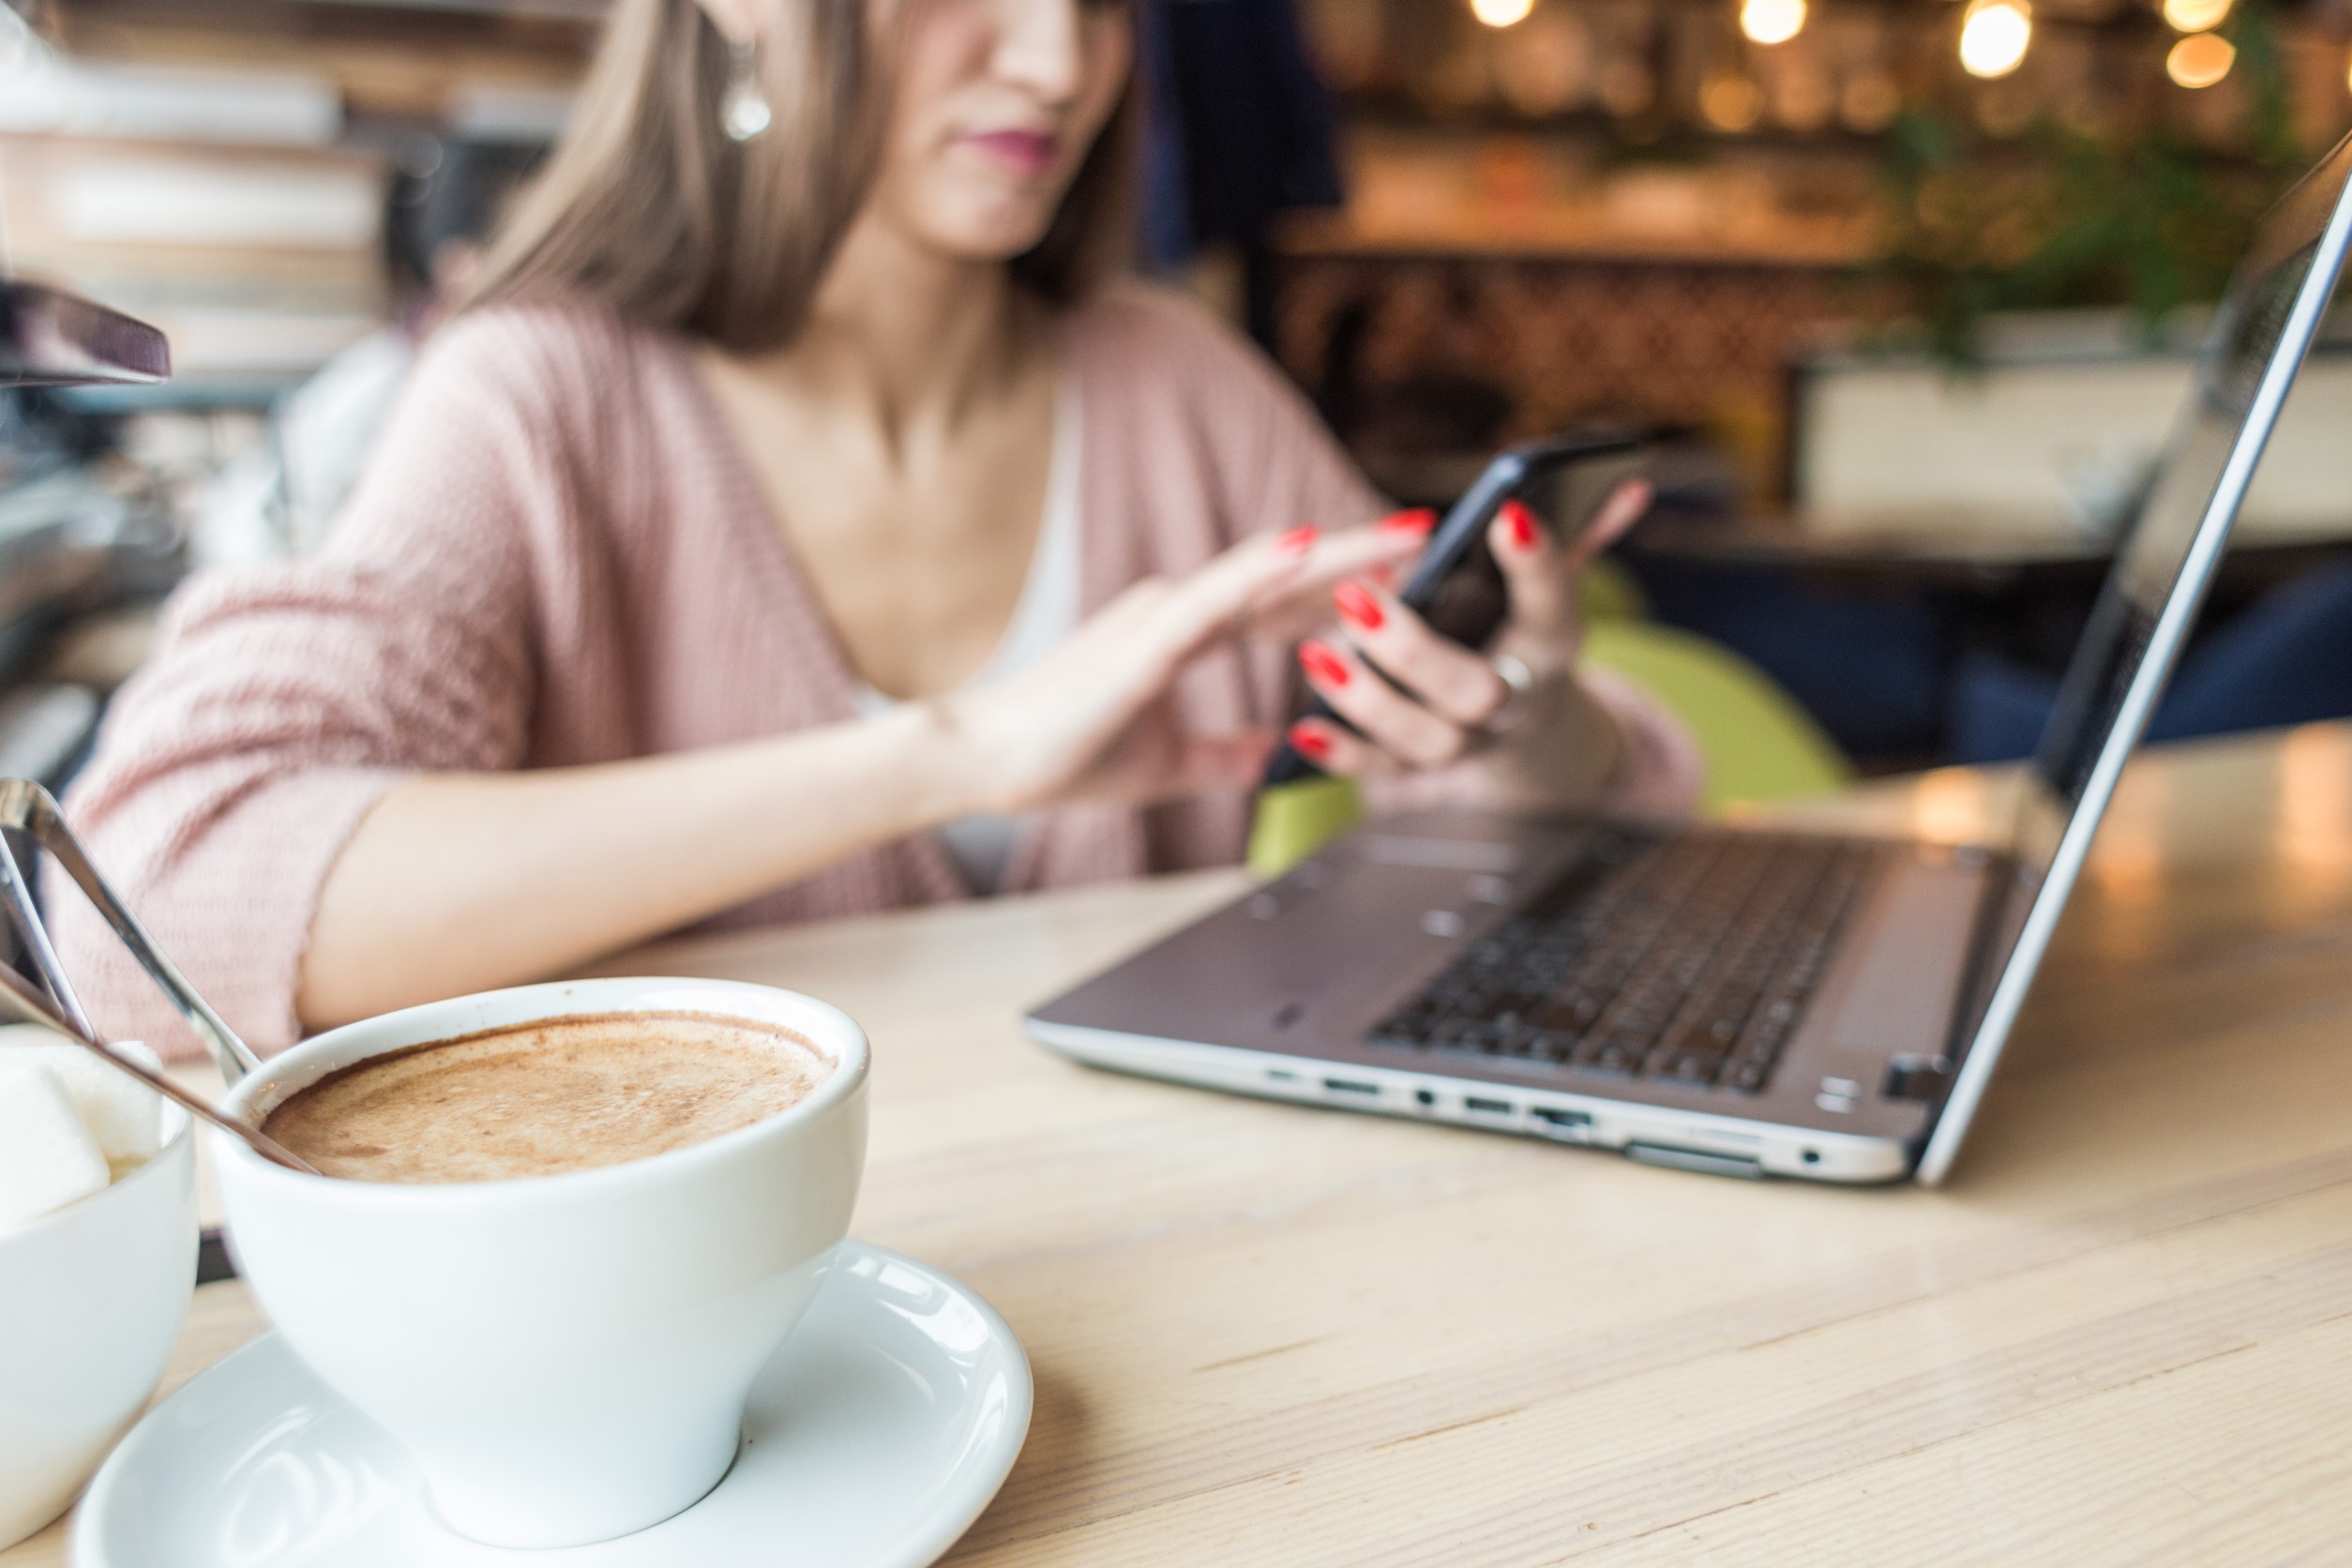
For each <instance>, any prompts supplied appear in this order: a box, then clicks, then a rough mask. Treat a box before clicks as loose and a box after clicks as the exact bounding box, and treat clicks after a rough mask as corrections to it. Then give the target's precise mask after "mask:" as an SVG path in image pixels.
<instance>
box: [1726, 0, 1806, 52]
mask: <svg viewBox="0 0 2352 1568" xmlns="http://www.w3.org/2000/svg"><path fill="white" fill-rule="evenodd" d="M1804 26H1805V0H1743V3H1742V4H1741V7H1740V31H1741V32H1742V33H1744V34H1746V35H1747V37H1748V39H1749V41H1750V42H1752V43H1787V41H1788V40H1789V39H1790V38H1795V37H1796V36H1797V35H1798V34H1799V33H1802V32H1803V31H1804Z"/></svg>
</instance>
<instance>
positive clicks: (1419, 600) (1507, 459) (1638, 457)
mask: <svg viewBox="0 0 2352 1568" xmlns="http://www.w3.org/2000/svg"><path fill="white" fill-rule="evenodd" d="M1645 456H1646V454H1645V453H1644V450H1643V447H1642V444H1641V441H1640V438H1639V437H1637V436H1636V435H1634V434H1633V433H1632V432H1630V431H1626V430H1572V431H1568V432H1565V433H1563V434H1560V435H1550V436H1545V437H1543V438H1541V439H1539V440H1536V441H1530V442H1527V443H1524V444H1523V445H1517V446H1514V447H1511V448H1510V449H1509V450H1507V451H1504V452H1502V453H1501V454H1500V455H1499V456H1497V457H1496V459H1495V460H1493V461H1492V462H1490V463H1488V464H1487V465H1486V468H1485V472H1484V473H1482V474H1481V475H1479V476H1478V480H1477V482H1476V483H1475V484H1473V485H1471V486H1470V489H1469V490H1464V491H1463V492H1462V498H1461V499H1460V500H1458V501H1456V502H1455V503H1454V505H1453V506H1452V507H1451V508H1449V509H1448V510H1447V512H1446V514H1445V517H1444V519H1443V520H1441V521H1440V522H1439V524H1438V526H1437V528H1436V529H1435V530H1434V531H1433V532H1432V533H1431V534H1430V535H1429V543H1428V546H1427V548H1425V550H1423V551H1422V552H1421V559H1420V560H1418V561H1417V562H1415V563H1414V564H1413V569H1412V574H1411V576H1410V577H1408V578H1407V579H1406V580H1405V586H1404V587H1403V588H1402V589H1401V590H1399V591H1398V593H1397V597H1398V598H1400V599H1402V600H1403V601H1404V603H1405V605H1406V607H1407V608H1408V609H1410V610H1411V611H1414V612H1415V613H1416V614H1418V615H1419V616H1420V617H1421V618H1422V619H1423V620H1424V621H1425V622H1427V623H1428V624H1429V626H1430V629H1431V630H1433V631H1435V632H1437V633H1438V635H1440V637H1444V638H1447V639H1450V640H1451V641H1455V642H1459V643H1460V644H1462V646H1464V647H1466V648H1484V647H1485V646H1486V644H1487V643H1488V642H1490V641H1493V640H1494V636H1495V634H1496V633H1497V632H1498V631H1500V630H1501V629H1502V623H1503V621H1504V619H1505V618H1506V617H1507V616H1508V615H1509V614H1510V613H1511V595H1510V591H1509V589H1508V587H1507V586H1506V585H1505V583H1504V581H1503V577H1502V567H1501V566H1500V565H1497V564H1496V561H1495V557H1494V552H1493V551H1492V550H1488V549H1487V548H1486V528H1487V525H1488V524H1489V523H1491V522H1493V521H1494V520H1495V514H1496V513H1497V512H1499V511H1500V510H1501V509H1502V504H1503V503H1504V502H1506V501H1508V500H1510V499H1512V498H1513V497H1514V496H1516V497H1518V498H1519V499H1520V500H1522V501H1524V502H1526V503H1527V505H1529V506H1530V508H1532V509H1533V510H1534V512H1535V514H1536V515H1537V516H1538V517H1542V518H1545V520H1546V522H1547V523H1548V524H1549V526H1550V527H1551V529H1552V531H1553V532H1554V533H1555V534H1557V535H1559V536H1560V538H1561V539H1563V540H1567V539H1573V538H1575V537H1576V535H1579V534H1582V533H1583V532H1584V531H1585V529H1586V528H1587V527H1589V526H1591V522H1592V520H1593V518H1594V516H1595V515H1597V514H1598V513H1599V511H1600V509H1601V506H1602V504H1603V503H1604V502H1606V501H1607V500H1608V498H1609V497H1610V496H1611V495H1612V494H1614V493H1615V492H1616V490H1617V487H1618V486H1620V485H1621V484H1623V483H1624V482H1625V481H1626V480H1628V479H1631V478H1633V477H1635V476H1636V475H1639V474H1640V473H1641V471H1642V467H1643V463H1644V459H1645ZM1301 717H1316V718H1327V719H1330V720H1331V721H1332V722H1333V723H1334V724H1339V725H1342V726H1345V727H1347V728H1349V729H1353V728H1354V726H1352V725H1349V724H1348V721H1347V720H1346V719H1344V718H1341V717H1339V716H1337V715H1336V714H1334V713H1333V712H1332V710H1331V706H1330V704H1329V703H1327V702H1325V701H1323V700H1322V699H1321V698H1319V697H1318V698H1316V699H1315V700H1314V701H1311V702H1309V703H1308V704H1307V707H1306V710H1305V712H1304V714H1302V715H1301ZM1321 775H1322V769H1320V768H1319V767H1317V766H1316V765H1315V764H1314V763H1312V762H1310V761H1307V760H1306V759H1305V758H1304V757H1303V756H1301V755H1300V754H1299V753H1298V751H1297V750H1295V749H1294V748H1293V747H1292V746H1291V745H1290V743H1289V741H1287V740H1286V741H1284V742H1283V743H1282V744H1281V745H1280V746H1276V747H1275V748H1274V755H1273V756H1272V757H1271V758H1269V759H1267V761H1266V774H1265V779H1264V782H1265V783H1266V784H1267V785H1274V784H1289V783H1293V782H1295V781H1296V780H1298V779H1302V778H1316V777H1319V776H1321Z"/></svg>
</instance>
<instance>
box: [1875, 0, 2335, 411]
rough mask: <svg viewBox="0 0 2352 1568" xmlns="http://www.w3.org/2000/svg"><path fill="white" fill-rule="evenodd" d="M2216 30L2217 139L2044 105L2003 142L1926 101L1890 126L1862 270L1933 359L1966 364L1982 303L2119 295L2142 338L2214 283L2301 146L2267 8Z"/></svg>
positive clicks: (2093, 302)
mask: <svg viewBox="0 0 2352 1568" xmlns="http://www.w3.org/2000/svg"><path fill="white" fill-rule="evenodd" d="M2229 36H2230V39H2231V42H2232V43H2233V44H2235V45H2236V47H2237V49H2238V59H2239V68H2240V69H2241V70H2242V72H2243V75H2242V78H2241V82H2240V83H2239V86H2238V87H2237V88H2236V89H2235V90H2236V91H2237V92H2238V93H2239V96H2240V98H2241V100H2242V101H2243V103H2244V105H2245V109H2244V113H2243V123H2242V124H2241V126H2240V127H2239V131H2238V134H2237V136H2236V137H2235V138H2234V142H2235V145H2234V146H2233V147H2231V148H2230V149H2228V150H2225V151H2224V150H2215V149H2213V148H2210V147H2206V146H2201V145H2199V144H2197V143H2194V141H2193V140H2191V139H2190V138H2189V137H2187V136H2185V135H2183V134H2181V133H2179V132H2178V131H2175V130H2171V129H2164V128H2160V129H2156V130H2152V131H2143V132H2140V133H2137V134H2133V133H2130V132H2107V133H2103V134H2093V133H2089V132H2086V131H2084V130H2081V129H2077V128H2073V127H2070V126H2068V125H2066V124H2064V123H2062V122H2061V121H2059V120H2058V119H2057V118H2055V117H2052V116H2045V117H2043V119H2042V120H2041V121H2039V122H2038V123H2037V124H2036V125H2035V126H2034V127H2033V128H2031V129H2030V130H2029V131H2028V133H2027V134H2025V135H2023V136H2021V137H2018V138H2016V139H2014V140H2012V141H2002V140H1998V139H1996V138H1991V137H1987V136H1983V135H1982V134H1979V133H1977V132H1975V131H1973V130H1972V129H1970V128H1968V127H1967V126H1966V125H1965V124H1964V123H1963V122H1962V121H1960V120H1959V119H1957V118H1956V117H1954V116H1952V115H1951V114H1949V113H1938V112H1936V111H1933V110H1924V111H1922V110H1915V111H1912V112H1909V113H1906V114H1905V115H1904V116H1903V117H1902V118H1901V119H1900V120H1898V121H1897V122H1896V124H1895V125H1894V127H1893V128H1892V130H1891V131H1890V133H1889V135H1888V137H1887V141H1886V143H1885V152H1884V154H1883V157H1882V161H1881V165H1880V173H1881V189H1882V192H1883V195H1884V201H1885V211H1886V217H1887V242H1886V245H1885V249H1884V250H1883V251H1882V253H1881V255H1880V256H1879V258H1878V259H1877V261H1876V262H1875V263H1874V264H1872V266H1871V267H1870V268H1869V276H1870V277H1871V279H1873V280H1875V281H1877V282H1879V283H1881V284H1889V283H1891V284H1892V285H1893V286H1894V289H1895V292H1896V297H1897V298H1898V299H1899V300H1900V301H1901V302H1902V303H1903V305H1904V306H1905V307H1906V308H1907V309H1908V310H1909V311H1910V312H1911V313H1912V315H1913V319H1914V322H1915V324H1916V328H1917V329H1918V330H1920V331H1921V332H1922V333H1923V335H1924V337H1925V339H1926V340H1927V343H1928V345H1929V346H1930V348H1931V349H1932V350H1933V351H1934V352H1935V353H1936V354H1937V355H1938V356H1939V357H1941V358H1943V359H1944V360H1945V361H1946V362H1947V363H1949V364H1952V365H1953V366H1955V367H1960V368H1965V367H1968V366H1971V365H1974V364H1975V363H1977V362H1978V359H1979V357H1980V354H1981V344H1980V336H1981V332H1982V327H1983V319H1984V317H1985V315H1986V314H1987V313H1988V312H1990V311H1994V310H2004V309H2049V308H2057V307H2067V306H2121V307H2124V308H2126V309H2129V310H2130V311H2131V313H2132V316H2133V319H2134V320H2135V321H2136V322H2137V323H2138V324H2139V325H2140V327H2141V329H2142V330H2143V331H2145V332H2146V333H2148V335H2149V336H2150V337H2151V338H2153V337H2154V336H2156V335H2157V334H2159V333H2160V332H2161V331H2162V330H2163V328H2164V324H2165V323H2166V322H2167V321H2168V320H2169V319H2170V318H2171V317H2172V316H2173V315H2174V313H2175V312H2176V311H2178V310H2179V309H2180V308H2181V307H2182V306H2184V305H2189V304H2194V303H2197V302H2200V301H2204V300H2209V299H2213V298H2215V297H2217V296H2218V295H2219V294H2221V291H2222V289H2223V286H2224V284H2225V283H2226V282H2227V280H2228V277H2229V270H2230V268H2231V266H2232V265H2233V264H2235V263H2236V261H2237V258H2238V257H2239V255H2240V254H2242V253H2243V251H2244V249H2245V246H2246V242H2247V239H2248V237H2249V235H2250V234H2251V233H2252V230H2253V226H2254V221H2255V219H2257V218H2259V217H2260V216H2261V214H2262V212H2263V210H2264V209H2265V208H2266V207H2268V206H2269V204H2270V203H2271V202H2272V201H2274V200H2275V199H2276V198H2277V196H2278V195H2279V193H2280V192H2281V191H2282V190H2284V188H2285V187H2286V185H2287V184H2288V183H2289V182H2291V180H2292V179H2293V178H2294V175H2295V173H2297V172H2298V170H2299V168H2300V165H2301V161H2302V158H2303V149H2302V148H2300V147H2299V146H2298V145H2297V144H2296V142H2295V138H2294V135H2293V132H2292V129H2291V121H2290V113H2289V104H2288V100H2287V90H2286V79H2285V71H2284V66H2283V63H2282V61H2281V58H2280V53H2279V48H2278V39H2277V34H2276V30H2275V28H2274V27H2273V26H2272V25H2271V22H2270V18H2269V13H2268V11H2267V9H2266V8H2264V7H2263V6H2262V5H2260V4H2257V3H2249V4H2244V5H2241V6H2240V8H2239V12H2238V14H2237V15H2236V16H2235V17H2234V18H2233V19H2232V21H2231V23H2230V25H2229Z"/></svg>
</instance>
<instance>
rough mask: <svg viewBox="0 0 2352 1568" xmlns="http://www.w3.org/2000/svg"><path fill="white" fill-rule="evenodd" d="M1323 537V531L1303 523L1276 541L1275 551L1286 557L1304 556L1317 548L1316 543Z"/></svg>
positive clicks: (1310, 524) (1311, 524)
mask: <svg viewBox="0 0 2352 1568" xmlns="http://www.w3.org/2000/svg"><path fill="white" fill-rule="evenodd" d="M1322 535H1323V531H1322V530H1321V529H1319V528H1318V527H1316V526H1315V525H1314V524H1313V523H1311V522H1309V523H1303V524H1301V525H1300V526H1299V527H1296V528H1293V529H1291V530H1290V531H1289V533H1288V534H1285V535H1282V536H1281V537H1280V538H1278V539H1276V540H1274V549H1275V550H1279V551H1281V552H1282V553H1283V554H1285V555H1304V554H1305V553H1306V552H1307V551H1308V550H1313V549H1314V548H1315V541H1316V540H1317V539H1319V538H1321V537H1322Z"/></svg>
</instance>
